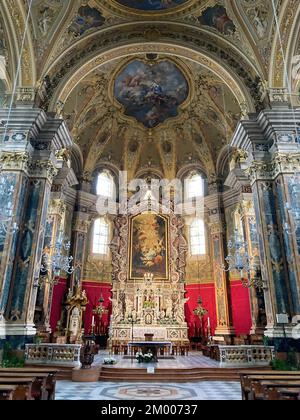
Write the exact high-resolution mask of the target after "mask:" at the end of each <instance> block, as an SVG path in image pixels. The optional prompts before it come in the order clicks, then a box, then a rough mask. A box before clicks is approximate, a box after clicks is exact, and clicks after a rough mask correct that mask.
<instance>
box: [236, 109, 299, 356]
mask: <svg viewBox="0 0 300 420" xmlns="http://www.w3.org/2000/svg"><path fill="white" fill-rule="evenodd" d="M299 118H300V111H299V110H297V111H295V113H294V112H293V111H292V110H291V109H289V108H287V107H278V108H276V109H270V110H265V111H262V112H261V113H260V114H259V115H256V116H253V117H252V118H251V119H250V120H248V121H242V122H241V123H240V124H239V126H238V128H237V130H236V132H235V134H234V137H233V140H232V145H233V146H234V147H237V148H240V149H243V150H244V151H247V153H248V159H247V162H245V164H244V169H245V170H246V171H247V173H248V174H249V177H250V179H251V185H252V190H253V200H254V208H255V213H256V225H257V231H258V238H259V249H260V259H261V268H262V275H263V279H264V280H265V282H266V286H267V287H266V290H265V302H266V313H267V330H266V332H265V335H266V336H268V337H270V338H271V339H274V341H275V342H276V341H277V342H278V344H279V345H280V339H282V337H283V336H284V332H283V328H282V325H280V324H278V322H277V321H278V320H277V314H282V313H286V314H288V315H289V318H290V324H289V325H286V334H287V337H290V338H292V337H293V331H294V328H295V320H296V319H297V317H299V316H300V293H299V292H300V254H299V246H298V244H299V237H298V235H297V232H296V231H295V229H294V226H293V220H292V217H291V215H290V214H289V212H288V210H287V207H286V203H287V202H290V203H291V197H290V188H289V183H290V179H291V177H292V175H293V173H294V172H295V171H299V170H300V166H299V161H300V149H299V145H298V141H299V139H298V135H297V128H295V120H296V121H299ZM298 206H299V203H298ZM286 223H288V225H289V227H290V229H289V232H288V231H287V230H286V228H285V225H286ZM277 339H279V340H277ZM293 341H296V340H293ZM294 344H295V343H294ZM296 345H298V347H299V349H300V339H299V340H298V342H297V343H296Z"/></svg>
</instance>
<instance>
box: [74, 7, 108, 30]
mask: <svg viewBox="0 0 300 420" xmlns="http://www.w3.org/2000/svg"><path fill="white" fill-rule="evenodd" d="M104 23H105V19H104V17H103V16H102V14H101V12H100V11H99V10H97V9H95V8H92V7H90V6H82V7H80V8H79V10H78V12H77V16H76V17H75V19H74V20H73V22H72V23H71V25H70V27H69V32H71V33H72V34H73V35H74V36H76V37H79V36H82V35H83V34H84V33H85V32H87V31H88V30H90V29H94V28H99V27H101V26H102V25H103V24H104Z"/></svg>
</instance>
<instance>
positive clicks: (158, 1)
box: [116, 0, 188, 12]
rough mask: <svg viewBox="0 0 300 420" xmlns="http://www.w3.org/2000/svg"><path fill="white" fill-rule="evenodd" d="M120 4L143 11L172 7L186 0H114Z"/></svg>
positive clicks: (186, 0)
mask: <svg viewBox="0 0 300 420" xmlns="http://www.w3.org/2000/svg"><path fill="white" fill-rule="evenodd" d="M116 2H117V3H119V4H121V5H122V6H126V7H129V8H131V9H137V10H144V11H149V12H152V11H159V10H168V9H173V8H174V7H177V6H181V5H183V4H184V3H187V2H188V0H116Z"/></svg>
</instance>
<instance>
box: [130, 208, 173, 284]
mask: <svg viewBox="0 0 300 420" xmlns="http://www.w3.org/2000/svg"><path fill="white" fill-rule="evenodd" d="M130 236H131V238H130V239H131V240H130V278H132V279H143V278H144V275H145V274H146V273H152V274H153V275H154V277H155V278H158V279H167V278H168V220H167V219H166V218H164V217H162V216H158V215H154V214H141V215H139V216H136V217H134V218H133V219H132V221H131V235H130Z"/></svg>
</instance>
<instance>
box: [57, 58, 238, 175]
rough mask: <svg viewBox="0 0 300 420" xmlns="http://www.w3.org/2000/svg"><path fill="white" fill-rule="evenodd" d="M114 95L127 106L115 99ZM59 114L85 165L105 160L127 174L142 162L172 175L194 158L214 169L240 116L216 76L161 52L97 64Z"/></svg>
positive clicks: (87, 167) (193, 162) (151, 169)
mask: <svg viewBox="0 0 300 420" xmlns="http://www.w3.org/2000/svg"><path fill="white" fill-rule="evenodd" d="M148 61H149V63H150V64H151V65H150V64H148V65H147V62H148ZM170 69H172V74H171V75H170ZM111 75H115V76H114V77H115V79H114V80H113V83H112V80H111ZM154 76H155V77H154ZM124 80H125V82H124ZM153 80H154V82H153ZM178 80H179V82H178ZM189 84H190V85H191V92H189ZM128 86H129V88H128ZM123 89H125V90H124V93H123ZM173 95H175V99H176V100H175V99H174V100H173V99H172V97H173ZM119 96H120V97H121V98H123V97H125V98H126V101H125V105H127V104H128V108H127V107H126V106H125V107H124V106H122V105H121V104H120V102H119V101H118V100H116V99H117V98H118V97H119ZM136 101H141V104H140V103H139V102H136ZM148 101H149V103H148ZM165 101H166V104H165ZM181 101H184V102H183V104H182V105H181V106H178V108H176V112H175V111H172V112H174V113H175V114H176V115H174V117H173V116H172V115H171V117H170V114H169V108H170V107H171V110H173V109H174V110H175V108H174V107H175V105H176V104H177V103H180V102H181ZM144 102H146V105H145V108H144ZM169 102H170V106H169ZM132 104H134V105H132ZM174 104H175V105H174ZM153 107H154V108H155V107H158V110H159V112H158V117H157V118H158V120H154V121H155V124H152V122H153V121H152V120H151V119H150V121H149V119H147V118H146V116H147V114H148V112H149V111H148V110H149V108H150V113H153V112H154V111H153ZM160 107H161V108H160ZM139 108H140V113H138V112H137V110H138V109H139ZM63 113H64V114H63V115H64V117H65V118H66V119H67V122H68V125H69V128H70V129H71V131H72V132H73V135H74V138H75V140H76V142H77V144H78V146H79V147H80V149H81V151H82V153H83V157H84V161H85V162H86V165H85V171H87V172H89V171H92V169H93V167H95V166H96V165H97V163H99V162H102V163H108V162H109V163H111V164H114V165H116V166H118V167H121V168H122V169H127V171H128V172H129V176H132V177H133V176H134V175H135V174H136V173H137V172H138V171H140V170H141V168H143V169H144V170H146V171H149V172H156V173H158V174H160V175H161V176H166V177H168V178H170V179H173V178H175V177H176V174H177V172H178V171H179V170H180V168H182V167H183V166H184V165H196V164H199V165H201V166H202V167H203V168H204V170H206V171H207V173H210V174H214V173H215V166H216V161H217V157H218V154H219V152H220V150H221V149H222V148H223V147H224V146H226V144H228V142H229V138H230V136H231V134H232V133H233V130H234V129H235V126H236V124H237V122H238V120H239V119H240V116H241V111H240V108H239V104H238V102H237V100H236V99H235V97H234V95H233V94H232V93H231V92H230V90H229V88H228V87H227V86H226V85H225V84H224V83H223V82H222V81H221V80H220V79H219V78H218V77H216V76H215V75H214V74H212V73H211V72H209V71H208V70H206V69H204V68H203V67H201V66H199V65H197V64H195V63H193V62H192V61H190V62H186V61H185V62H183V61H181V60H178V59H177V60H174V59H169V58H167V57H166V56H163V55H161V56H158V57H156V59H155V60H154V61H153V57H151V59H150V60H149V58H147V57H145V56H137V57H136V58H135V59H133V60H132V61H130V62H129V63H128V60H127V59H126V58H125V59H119V60H115V61H114V62H111V63H110V64H107V65H104V66H101V67H99V68H98V69H97V70H96V71H94V72H93V73H91V74H89V75H88V76H87V77H86V78H85V79H84V80H82V81H81V83H80V84H79V85H78V86H77V87H76V89H74V91H73V92H72V93H71V95H70V96H69V98H68V100H67V102H66V104H65V106H64V111H63ZM128 114H129V115H128ZM155 118H156V117H155ZM150 123H151V124H150ZM149 125H151V126H150V127H149ZM152 125H153V126H152Z"/></svg>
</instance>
